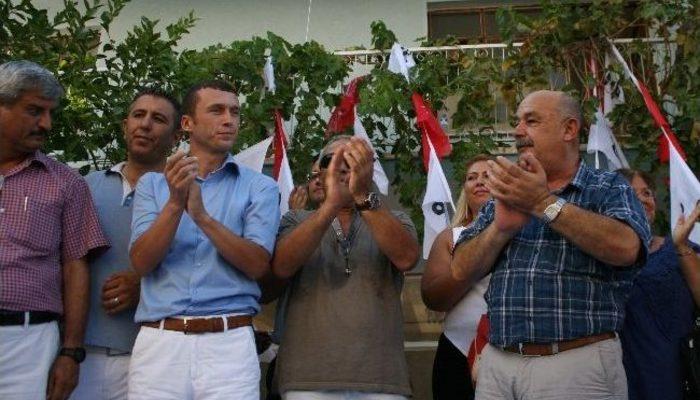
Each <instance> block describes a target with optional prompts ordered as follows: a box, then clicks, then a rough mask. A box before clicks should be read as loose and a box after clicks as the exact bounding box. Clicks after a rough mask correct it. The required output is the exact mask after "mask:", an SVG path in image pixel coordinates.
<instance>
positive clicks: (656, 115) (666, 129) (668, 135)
mask: <svg viewBox="0 0 700 400" xmlns="http://www.w3.org/2000/svg"><path fill="white" fill-rule="evenodd" d="M608 42H609V43H610V48H611V49H612V53H613V55H614V56H615V58H616V59H617V61H618V62H619V63H620V64H621V65H622V68H623V69H624V70H625V74H626V75H627V77H628V78H630V80H631V81H632V83H634V86H636V87H637V90H639V93H640V94H641V95H642V98H643V99H644V104H645V105H646V106H647V110H649V113H650V114H651V117H652V118H653V119H654V122H656V125H657V126H658V127H659V128H661V131H662V132H663V135H661V136H660V137H659V146H658V148H657V155H658V157H659V160H661V162H668V161H669V143H672V144H673V145H674V146H675V147H676V150H678V152H679V154H680V156H681V157H682V158H683V159H685V153H684V152H683V148H682V147H681V144H680V141H678V138H677V137H676V134H675V133H673V131H672V130H671V125H670V124H669V123H668V121H667V120H666V117H664V115H663V113H662V112H661V109H660V108H659V106H658V105H657V104H656V102H655V101H654V98H653V97H651V94H650V93H649V89H647V87H646V86H645V85H644V83H642V82H641V81H640V80H639V79H637V77H636V76H635V75H634V73H633V72H632V70H631V69H630V67H629V65H627V62H626V61H625V59H624V58H623V57H622V54H620V51H619V50H618V49H617V47H615V44H614V43H613V42H612V40H610V39H608ZM664 136H665V137H664Z"/></svg>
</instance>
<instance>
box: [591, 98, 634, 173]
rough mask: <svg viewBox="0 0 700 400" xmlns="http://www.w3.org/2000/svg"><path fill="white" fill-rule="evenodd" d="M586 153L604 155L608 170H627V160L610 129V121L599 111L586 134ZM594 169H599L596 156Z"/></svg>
mask: <svg viewBox="0 0 700 400" xmlns="http://www.w3.org/2000/svg"><path fill="white" fill-rule="evenodd" d="M586 151H587V152H588V153H589V154H595V153H596V152H597V151H599V152H601V153H603V154H605V157H606V158H607V159H608V169H609V170H616V169H618V168H629V163H627V158H626V157H625V154H624V153H623V152H622V148H621V147H620V144H619V143H618V142H617V139H616V138H615V135H613V132H612V129H611V128H610V121H608V119H607V118H606V117H605V116H604V115H603V112H602V111H600V110H598V111H596V113H595V122H594V123H593V124H591V129H590V130H589V132H588V146H587V147H586ZM595 167H596V168H600V165H598V158H597V154H596V166H595Z"/></svg>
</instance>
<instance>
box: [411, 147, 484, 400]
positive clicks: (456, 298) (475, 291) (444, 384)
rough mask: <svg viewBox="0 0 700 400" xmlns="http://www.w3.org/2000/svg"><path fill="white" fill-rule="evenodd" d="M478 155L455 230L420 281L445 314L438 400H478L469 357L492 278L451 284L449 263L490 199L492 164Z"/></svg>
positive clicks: (428, 299) (436, 378) (431, 304)
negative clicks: (464, 233)
mask: <svg viewBox="0 0 700 400" xmlns="http://www.w3.org/2000/svg"><path fill="white" fill-rule="evenodd" d="M491 159H492V157H490V156H487V155H478V156H475V157H473V158H471V159H469V160H468V161H467V163H466V167H467V174H466V178H465V181H464V187H463V189H462V191H461V193H460V196H459V201H458V202H457V210H455V216H454V218H453V219H452V224H451V225H452V226H451V227H450V228H447V229H445V230H444V231H442V232H441V233H440V234H439V235H438V237H437V238H436V239H435V242H434V243H433V247H432V249H431V250H430V256H429V257H428V262H427V265H426V268H425V272H424V274H423V279H422V281H421V294H422V296H423V301H424V302H425V304H426V306H428V308H430V309H431V310H435V311H445V312H447V315H446V317H445V330H444V333H443V334H442V335H441V336H440V340H439V342H438V348H437V352H436V354H435V362H434V364H433V399H435V400H444V399H473V398H474V387H473V386H472V383H471V379H470V378H469V372H468V367H467V351H468V350H469V345H470V343H471V342H472V340H473V339H474V337H475V336H476V327H477V324H478V322H479V318H480V317H481V315H482V314H485V313H486V302H485V301H484V293H485V292H486V289H487V288H488V284H489V279H490V275H487V276H486V277H484V278H483V279H482V280H481V281H479V282H478V283H477V284H476V285H474V286H473V287H469V286H467V285H465V282H462V281H458V280H455V279H454V278H452V273H451V270H450V261H451V259H452V247H453V243H454V238H456V237H458V236H459V232H461V230H462V229H463V227H465V226H467V225H468V224H469V223H470V222H471V221H472V220H473V219H474V217H475V216H476V214H477V213H478V212H479V209H480V208H481V206H482V205H484V203H486V201H488V200H489V199H490V198H491V194H490V193H489V190H488V189H487V188H486V180H487V179H488V174H487V170H488V165H487V163H486V162H487V161H488V160H491Z"/></svg>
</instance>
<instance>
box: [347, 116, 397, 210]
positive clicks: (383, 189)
mask: <svg viewBox="0 0 700 400" xmlns="http://www.w3.org/2000/svg"><path fill="white" fill-rule="evenodd" d="M353 130H354V131H355V137H358V138H361V139H364V140H366V141H367V143H369V147H371V148H372V153H374V166H373V169H374V171H373V172H372V180H373V181H374V183H375V184H376V185H377V188H378V189H379V192H380V193H381V194H383V195H384V196H388V195H389V178H387V177H386V172H384V168H382V164H381V163H380V162H379V157H378V156H377V151H376V150H374V146H372V141H371V140H369V136H368V135H367V131H366V130H365V127H364V126H362V121H360V116H359V115H357V107H355V122H354V123H353Z"/></svg>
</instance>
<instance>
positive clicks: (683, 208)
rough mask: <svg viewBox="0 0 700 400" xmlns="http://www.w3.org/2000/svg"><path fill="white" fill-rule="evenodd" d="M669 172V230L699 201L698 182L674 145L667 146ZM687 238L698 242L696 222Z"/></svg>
mask: <svg viewBox="0 0 700 400" xmlns="http://www.w3.org/2000/svg"><path fill="white" fill-rule="evenodd" d="M669 153H670V159H671V162H670V166H669V167H670V174H671V231H673V228H675V227H676V222H677V221H678V217H680V215H681V214H683V215H685V216H686V217H687V216H688V215H690V213H691V212H692V211H693V209H694V208H695V204H697V202H698V201H700V182H698V178H697V177H696V176H695V174H693V171H691V170H690V167H688V164H686V163H685V161H683V158H682V157H681V155H680V154H679V153H678V151H676V147H675V146H669ZM689 239H690V240H691V241H692V242H695V243H700V229H698V226H697V223H696V225H695V229H693V230H692V231H691V232H690V237H689Z"/></svg>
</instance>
